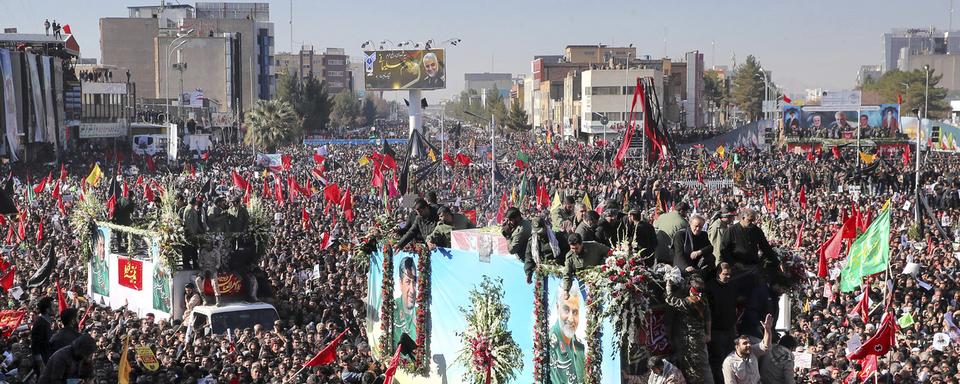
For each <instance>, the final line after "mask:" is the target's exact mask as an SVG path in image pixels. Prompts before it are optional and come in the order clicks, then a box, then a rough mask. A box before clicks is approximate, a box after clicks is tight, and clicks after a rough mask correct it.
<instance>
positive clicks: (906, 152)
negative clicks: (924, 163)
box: [903, 145, 910, 167]
mask: <svg viewBox="0 0 960 384" xmlns="http://www.w3.org/2000/svg"><path fill="white" fill-rule="evenodd" d="M908 165H910V146H909V145H908V146H906V149H904V150H903V166H905V167H906V166H908Z"/></svg>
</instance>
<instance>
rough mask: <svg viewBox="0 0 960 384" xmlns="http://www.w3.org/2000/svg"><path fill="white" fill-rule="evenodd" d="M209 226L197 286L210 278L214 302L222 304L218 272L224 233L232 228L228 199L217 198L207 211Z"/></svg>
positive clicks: (202, 251)
mask: <svg viewBox="0 0 960 384" xmlns="http://www.w3.org/2000/svg"><path fill="white" fill-rule="evenodd" d="M207 227H208V229H209V231H210V233H211V234H210V236H208V238H207V241H205V242H203V244H202V246H201V247H200V274H199V275H197V277H196V284H197V286H200V287H202V286H203V279H204V278H208V279H210V286H211V288H212V290H213V296H214V300H215V301H214V303H215V305H217V306H219V305H220V287H219V286H218V284H217V274H218V272H219V271H220V267H221V265H222V262H223V260H222V258H223V254H224V252H225V251H226V250H225V249H224V241H223V234H224V233H225V232H228V231H229V230H230V215H229V214H228V213H227V200H226V199H225V198H223V197H219V198H217V200H216V202H215V203H214V206H212V207H210V209H209V210H208V211H207Z"/></svg>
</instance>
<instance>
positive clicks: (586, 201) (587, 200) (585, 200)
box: [583, 193, 593, 211]
mask: <svg viewBox="0 0 960 384" xmlns="http://www.w3.org/2000/svg"><path fill="white" fill-rule="evenodd" d="M583 205H584V206H586V207H587V209H589V210H591V211H592V210H593V203H591V202H590V194H588V193H584V194H583Z"/></svg>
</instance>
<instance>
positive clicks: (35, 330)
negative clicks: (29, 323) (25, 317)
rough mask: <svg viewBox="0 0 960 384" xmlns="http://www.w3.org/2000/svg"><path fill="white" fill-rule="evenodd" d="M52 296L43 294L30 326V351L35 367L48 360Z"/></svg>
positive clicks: (53, 309) (51, 325) (54, 309)
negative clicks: (35, 317) (34, 318)
mask: <svg viewBox="0 0 960 384" xmlns="http://www.w3.org/2000/svg"><path fill="white" fill-rule="evenodd" d="M54 311H56V308H54V307H53V298H52V297H50V296H45V297H43V298H41V299H40V302H39V303H38V304H37V315H38V316H37V319H36V320H34V321H33V327H32V328H30V351H31V352H32V353H33V361H34V363H35V365H36V366H37V367H43V365H44V364H46V363H47V360H50V354H51V353H53V352H52V351H51V350H50V336H51V335H53V315H54Z"/></svg>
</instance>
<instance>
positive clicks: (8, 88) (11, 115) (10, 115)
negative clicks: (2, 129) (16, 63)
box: [0, 49, 20, 161]
mask: <svg viewBox="0 0 960 384" xmlns="http://www.w3.org/2000/svg"><path fill="white" fill-rule="evenodd" d="M0 72H3V111H4V114H3V115H4V121H5V122H6V125H7V129H6V135H7V145H8V146H9V148H10V160H11V161H17V160H18V158H17V151H18V150H19V147H20V142H19V138H18V137H17V125H18V124H17V99H16V97H17V96H16V90H15V89H14V86H13V65H12V64H11V63H10V51H8V50H6V49H0Z"/></svg>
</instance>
